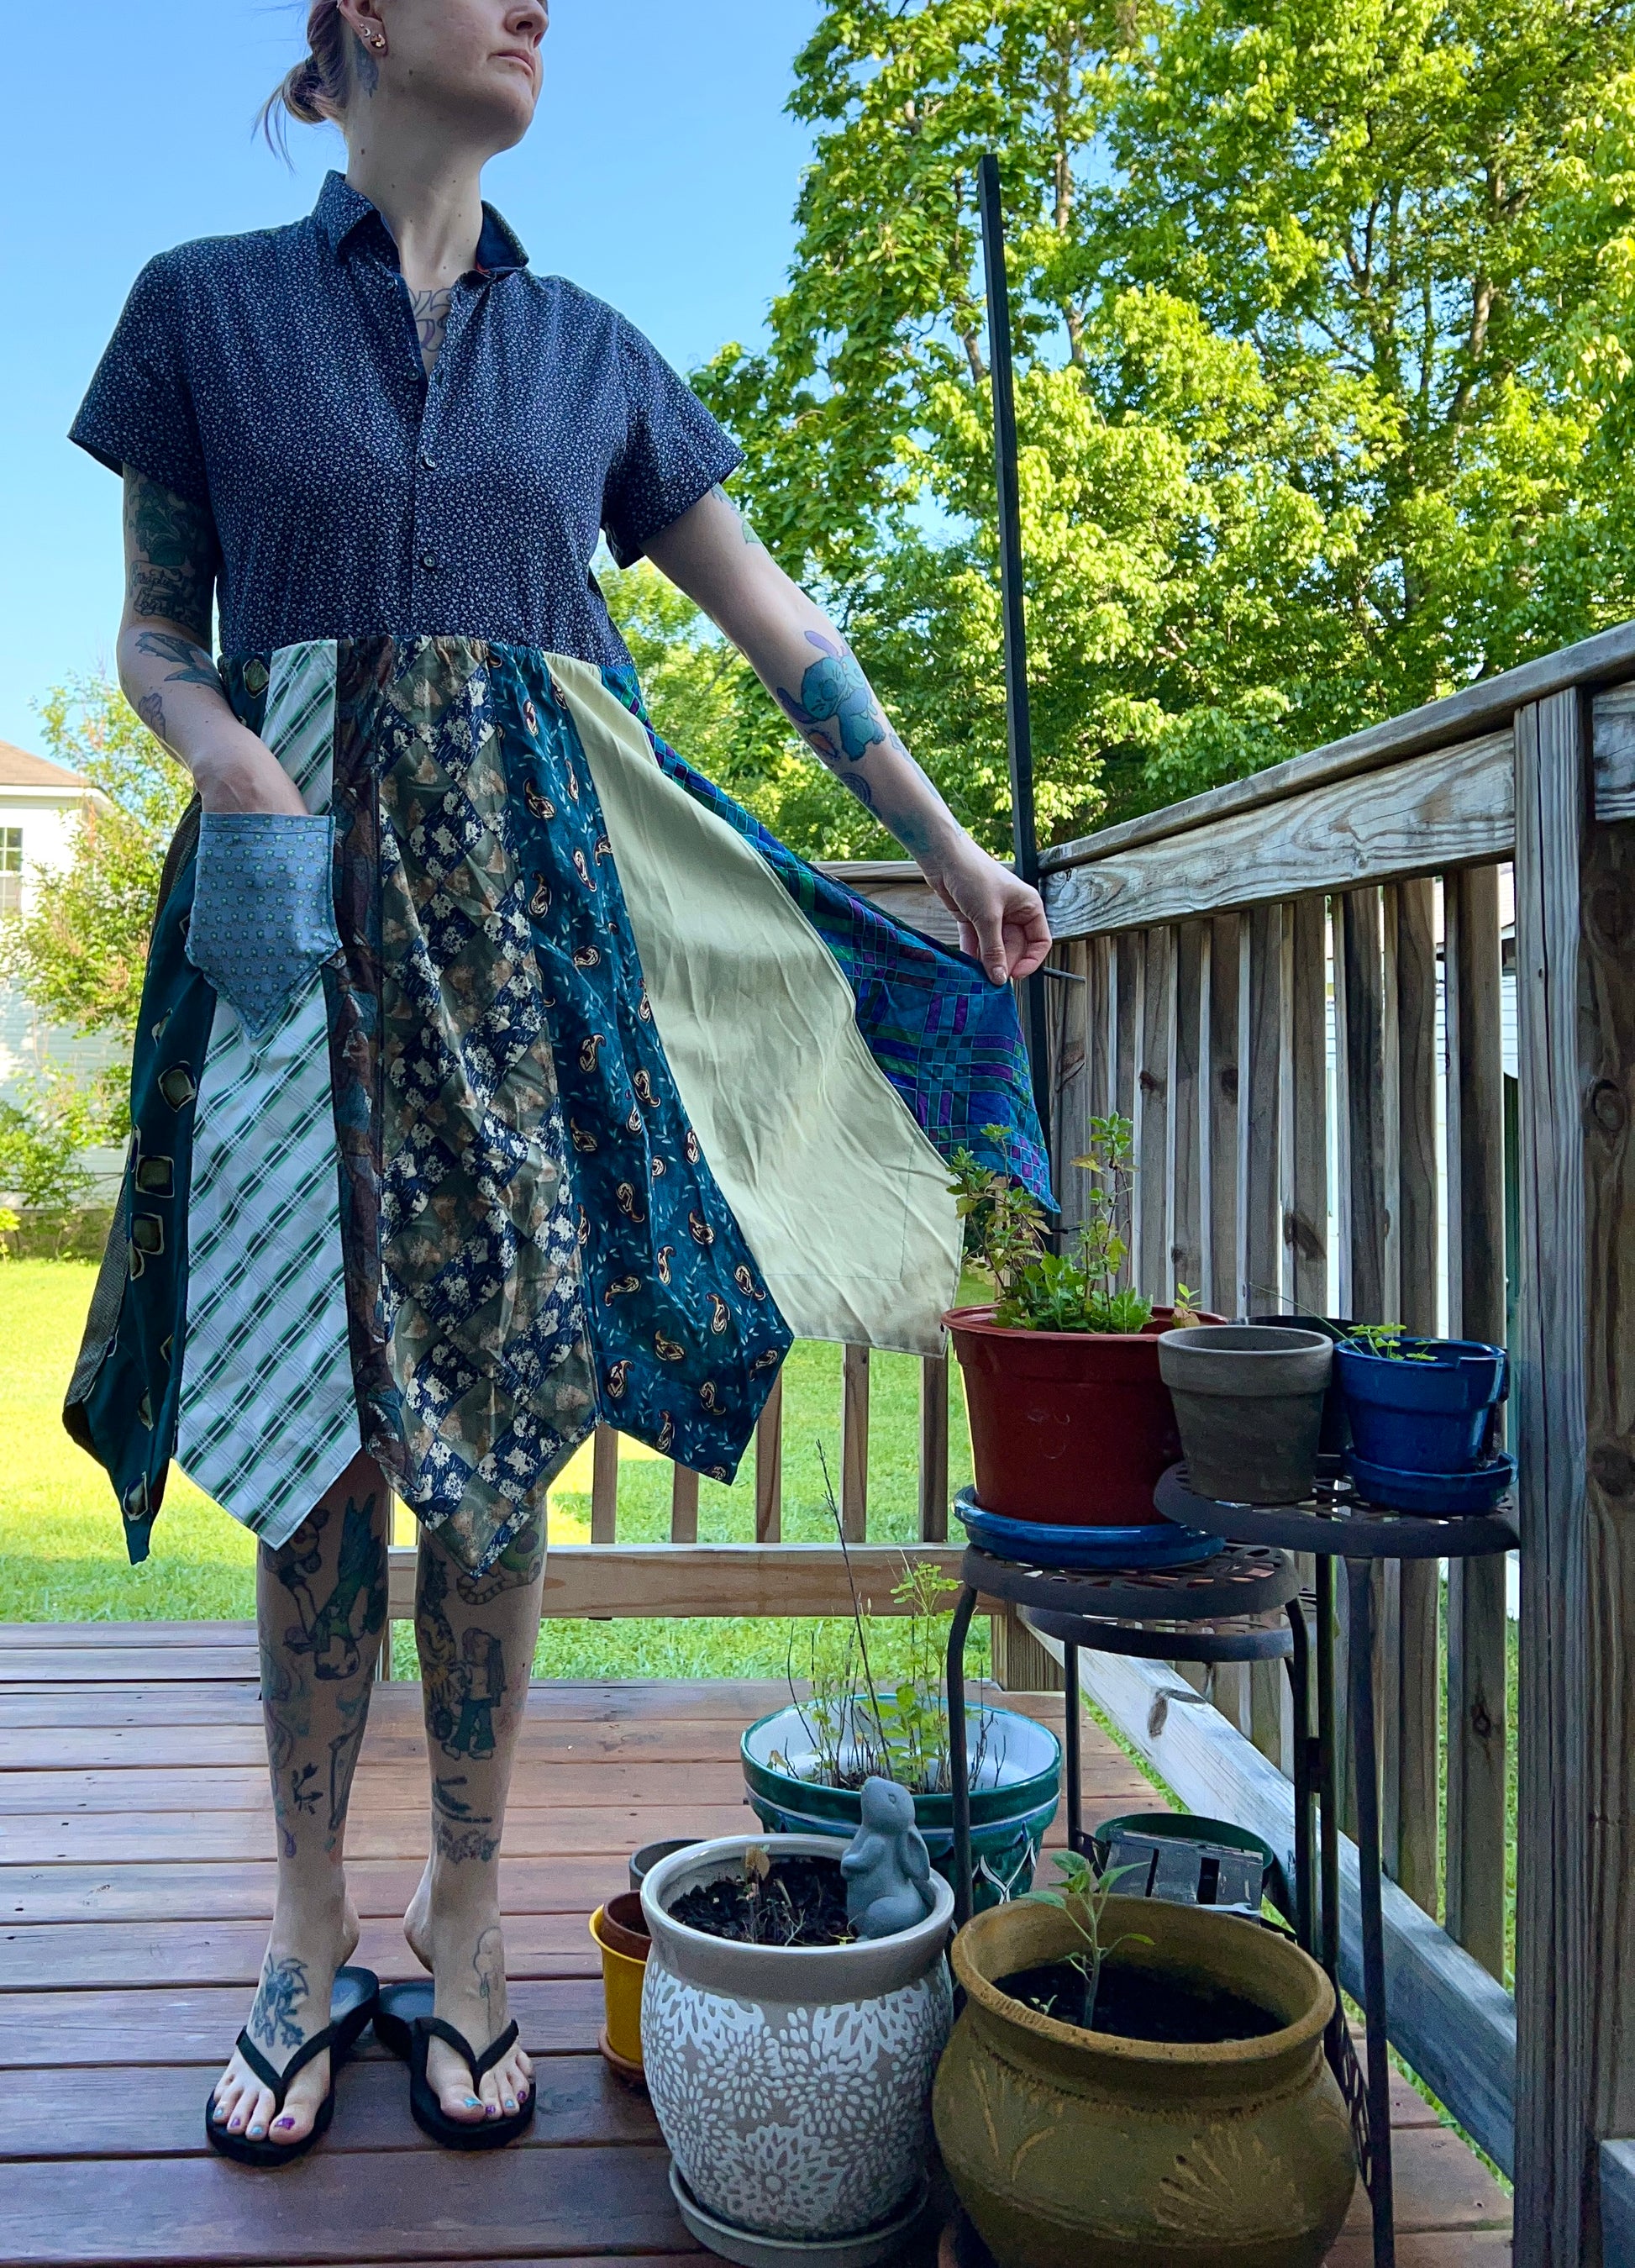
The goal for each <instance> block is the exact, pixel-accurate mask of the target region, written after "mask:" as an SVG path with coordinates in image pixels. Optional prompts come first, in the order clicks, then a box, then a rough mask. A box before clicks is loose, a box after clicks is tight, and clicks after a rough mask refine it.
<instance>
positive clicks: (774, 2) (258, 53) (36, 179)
mask: <svg viewBox="0 0 1635 2268" xmlns="http://www.w3.org/2000/svg"><path fill="white" fill-rule="evenodd" d="M818 13H819V6H818V0H553V5H552V10H551V14H552V26H551V32H550V36H549V40H548V41H547V43H546V50H545V52H546V59H547V61H546V77H545V92H544V97H543V99H542V101H541V106H540V111H539V115H538V117H537V119H536V121H535V123H534V131H533V134H532V135H531V136H530V137H529V139H528V140H527V142H526V143H525V144H523V146H522V148H521V149H520V150H517V151H512V152H510V153H509V154H508V155H507V156H505V157H504V158H499V159H498V160H497V161H496V163H495V164H494V166H492V167H490V172H489V174H488V177H487V188H488V194H489V195H490V197H491V199H492V201H493V202H494V203H496V204H497V205H498V206H499V207H500V209H501V210H502V211H503V212H504V214H505V216H506V217H507V219H509V220H510V221H511V222H512V225H514V226H515V228H516V229H517V232H518V233H519V235H520V236H521V238H522V240H523V242H524V243H525V244H526V245H527V248H528V252H529V255H530V257H531V259H532V260H533V261H534V265H535V266H536V267H539V268H541V269H551V270H555V271H556V272H558V273H561V274H563V275H567V276H572V277H573V278H574V279H575V281H576V282H578V283H580V284H584V285H585V286H586V288H587V289H588V290H590V291H595V292H598V293H600V295H601V296H602V297H603V298H608V299H611V300H612V301H613V302H614V303H615V306H620V307H622V309H623V310H624V312H625V313H627V314H629V315H630V317H631V318H632V320H634V321H636V322H637V323H638V324H640V326H641V327H642V328H643V329H644V330H645V331H646V332H647V333H648V334H649V335H650V336H651V337H652V338H653V339H654V340H655V341H656V342H657V343H658V345H659V347H660V349H661V350H663V352H664V353H665V354H667V356H668V357H670V359H671V360H672V361H673V362H674V363H677V364H678V365H680V366H681V368H682V369H686V368H688V367H689V365H693V364H696V363H698V362H700V361H702V360H703V358H704V357H706V356H707V355H709V354H711V353H713V352H714V350H715V349H716V348H717V347H718V346H719V345H721V344H722V343H723V342H724V341H725V340H728V339H739V340H741V341H743V342H746V343H748V342H753V341H754V340H755V338H756V337H757V336H758V335H760V332H761V328H762V319H763V316H764V313H765V310H766V306H767V303H768V302H769V300H770V298H772V296H773V294H774V293H775V292H776V291H777V289H778V286H779V284H780V283H781V281H782V278H783V275H784V268H785V266H786V264H787V261H788V258H789V253H790V248H791V245H792V227H791V214H792V209H793V205H794V200H795V195H796V193H797V190H798V188H799V180H800V173H801V169H802V167H803V166H804V165H805V164H806V159H807V156H808V144H807V140H806V134H805V131H804V129H800V128H799V127H798V126H796V125H795V123H794V122H792V120H790V119H789V118H787V117H786V116H785V115H784V107H783V106H784V100H785V99H786V97H787V94H788V92H789V85H790V79H791V70H790V66H791V63H792V58H793V56H794V55H795V53H796V50H797V49H798V48H799V45H800V42H801V40H803V38H804V37H805V36H806V33H808V32H809V31H810V29H811V27H812V26H813V25H814V23H815V21H816V19H817V17H818ZM305 20H306V5H305V0H298V4H291V0H76V4H75V5H74V6H73V7H72V8H71V9H70V10H67V11H64V10H63V9H61V8H53V9H44V8H32V7H30V8H25V7H21V6H18V7H16V8H13V9H11V10H9V11H8V20H7V32H6V40H5V60H6V78H7V83H8V85H9V86H10V87H11V90H12V95H11V99H10V100H8V103H7V106H6V124H5V132H4V136H0V307H3V308H4V311H5V320H4V341H5V343H4V346H3V347H0V530H3V531H4V541H0V740H11V741H15V742H17V743H18V745H19V746H20V747H39V745H40V740H39V732H38V724H37V719H36V718H35V717H34V714H33V706H32V704H33V703H34V702H35V701H37V700H38V699H39V698H40V697H41V695H42V694H43V693H44V692H45V690H46V689H47V688H48V686H50V685H52V684H54V683H56V682H58V681H61V680H63V678H65V677H68V676H70V675H72V674H77V673H78V672H81V671H86V670H91V669H94V668H96V667H97V666H99V665H101V664H105V663H106V662H107V659H108V658H109V656H110V655H111V652H112V648H113V640H114V627H115V624H116V622H117V619H118V614H119V604H120V570H119V508H118V483H117V482H115V481H114V478H113V477H112V475H109V474H107V473H106V472H104V471H103V470H102V469H101V468H99V466H97V465H94V464H93V463H92V460H90V459H89V458H88V457H85V456H83V455H82V454H81V453H80V452H79V451H78V450H77V449H75V448H72V447H71V446H70V444H69V443H68V441H67V440H66V439H65V438H64V435H65V433H66V431H67V428H68V425H69V423H70V420H71V418H72V416H73V414H74V410H75V409H76V408H77V404H78V401H79V398H80V396H81V394H83V392H84V390H85V384H86V381H87V380H88V379H89V378H90V375H91V372H92V369H93V368H94V367H95V365H96V360H97V357H98V355H99V352H100V351H101V349H102V346H103V344H104V342H106V340H107V335H108V333H109V331H110V329H111V328H112V327H113V324H114V319H115V317H116V316H117V314H118V313H119V310H120V306H121V305H122V302H123V299H124V296H125V293H126V291H128V290H129V285H130V283H131V279H132V278H133V277H134V276H135V275H136V271H137V269H139V268H140V267H141V265H142V263H143V261H144V260H145V259H146V258H147V257H148V256H149V254H151V253H153V252H157V251H158V250H160V249H161V248H162V247H165V246H166V245H171V244H176V243H180V242H181V241H183V240H184V239H187V238H188V237H193V236H208V235H219V234H222V233H225V232H228V231H231V230H234V229H243V228H256V227H262V226H265V225H269V223H276V222H278V221H282V220H288V219H292V218H293V217H296V216H297V215H298V214H299V213H302V212H305V211H306V210H308V209H309V208H310V206H311V204H312V202H313V196H314V195H315V194H316V191H317V187H318V183H319V181H320V180H321V178H322V175H323V173H324V170H325V167H326V166H328V165H329V164H332V163H335V162H338V155H339V152H340V149H341V144H340V143H339V141H338V138H337V137H336V136H335V135H334V134H333V133H332V132H331V131H330V130H329V129H307V128H302V127H298V126H294V125H292V126H291V134H290V142H291V155H292V156H293V158H294V159H295V166H296V170H295V173H294V174H293V175H291V173H288V172H287V171H286V170H285V168H284V165H283V164H282V162H281V161H280V160H279V159H277V158H275V157H274V156H273V155H272V154H271V153H270V152H269V151H268V150H267V149H266V147H265V145H264V144H261V142H260V141H259V140H257V139H253V138H252V135H251V130H250V129H251V125H252V122H253V120H254V114H255V112H256V109H257V107H259V105H260V103H261V99H262V98H263V97H264V96H265V94H266V93H267V92H268V90H269V87H270V86H271V85H273V84H274V83H275V82H276V80H277V78H278V77H280V76H281V75H282V73H283V72H284V70H285V69H286V68H287V67H288V65H289V64H290V63H291V62H293V61H294V60H295V59H296V57H297V56H298V55H299V54H300V53H301V52H302V51H303V45H304V43H303V41H302V40H301V36H300V26H301V25H302V24H304V22H305ZM24 90H26V91H27V96H26V99H25V98H24V93H23V91H24Z"/></svg>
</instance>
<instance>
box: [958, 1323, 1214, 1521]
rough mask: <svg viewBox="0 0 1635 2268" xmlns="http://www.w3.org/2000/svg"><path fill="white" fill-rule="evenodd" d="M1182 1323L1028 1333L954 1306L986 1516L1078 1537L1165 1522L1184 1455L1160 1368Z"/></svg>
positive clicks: (980, 1498)
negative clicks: (1163, 1496)
mask: <svg viewBox="0 0 1635 2268" xmlns="http://www.w3.org/2000/svg"><path fill="white" fill-rule="evenodd" d="M1173 1314H1174V1310H1173V1309H1172V1308H1169V1307H1157V1308H1154V1310H1153V1320H1152V1322H1150V1323H1149V1324H1148V1325H1147V1327H1146V1329H1145V1331H1131V1332H1116V1331H1019V1330H1007V1329H1003V1328H1002V1327H1001V1326H1000V1325H999V1324H998V1323H996V1322H994V1320H993V1309H992V1308H991V1307H953V1308H950V1309H949V1311H948V1313H947V1314H946V1315H945V1316H944V1318H943V1321H944V1322H946V1324H947V1326H948V1329H949V1330H950V1331H951V1332H952V1333H953V1335H954V1352H955V1353H956V1354H957V1355H958V1357H959V1359H960V1367H961V1370H962V1371H963V1372H964V1373H965V1402H966V1407H967V1409H968V1411H969V1412H970V1420H971V1450H972V1454H973V1455H974V1456H975V1458H976V1500H977V1502H978V1503H979V1504H980V1505H981V1506H983V1510H984V1511H986V1512H995V1513H998V1514H999V1516H1000V1518H1001V1519H1004V1520H1039V1521H1054V1522H1056V1523H1057V1524H1059V1525H1060V1526H1063V1527H1072V1528H1139V1527H1144V1526H1146V1525H1149V1524H1150V1523H1151V1522H1153V1521H1155V1520H1157V1519H1158V1517H1159V1514H1158V1513H1156V1512H1155V1511H1154V1510H1153V1490H1154V1488H1155V1487H1156V1486H1157V1484H1158V1481H1159V1477H1160V1475H1161V1474H1162V1472H1163V1470H1164V1469H1165V1467H1166V1466H1167V1465H1173V1464H1174V1463H1175V1460H1176V1459H1177V1457H1179V1456H1180V1454H1181V1436H1180V1433H1179V1432H1177V1430H1176V1426H1175V1408H1174V1405H1173V1404H1172V1403H1171V1402H1170V1398H1169V1388H1167V1386H1166V1385H1165V1383H1164V1381H1163V1380H1162V1379H1161V1378H1160V1375H1159V1369H1158V1342H1159V1338H1160V1335H1161V1334H1162V1333H1163V1332H1165V1331H1167V1330H1168V1329H1169V1328H1170V1324H1171V1321H1172V1317H1173ZM1199 1320H1200V1321H1201V1322H1218V1321H1219V1318H1218V1317H1217V1316H1214V1315H1205V1316H1201V1317H1200V1318H1199Z"/></svg>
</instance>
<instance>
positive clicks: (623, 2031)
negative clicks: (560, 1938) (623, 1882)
mask: <svg viewBox="0 0 1635 2268" xmlns="http://www.w3.org/2000/svg"><path fill="white" fill-rule="evenodd" d="M641 1918H642V1902H641V1899H640V1898H639V1897H638V1896H636V1895H635V1893H634V1892H632V1891H630V1890H625V1891H622V1892H621V1894H620V1895H619V1896H617V1897H616V1898H609V1899H608V1903H607V1904H606V1905H605V1906H598V1907H597V1909H596V1911H595V1912H594V1913H593V1915H592V1916H591V1935H592V1936H593V1938H594V1939H595V1940H596V1945H597V1949H598V1950H599V1951H600V1955H601V1989H602V2000H603V2004H604V2006H605V2007H606V2009H607V2014H608V2021H607V2026H606V2028H605V2029H604V2031H603V2034H602V2037H603V2040H604V2042H605V2043H606V2044H607V2047H608V2051H609V2055H608V2060H609V2061H610V2062H612V2063H614V2064H615V2066H616V2065H619V2064H625V2065H630V2066H634V2067H635V2068H636V2069H637V2070H638V2071H639V2070H640V2068H641V2061H642V1985H643V1981H644V1978H645V1977H646V1974H647V1951H648V1947H649V1945H650V1944H651V1942H652V1940H651V1939H650V1938H649V1937H648V1935H647V1932H646V1930H645V1929H644V1927H642V1926H641ZM632 1923H634V1924H635V1925H636V1926H635V1927H632V1926H631V1924H632Z"/></svg>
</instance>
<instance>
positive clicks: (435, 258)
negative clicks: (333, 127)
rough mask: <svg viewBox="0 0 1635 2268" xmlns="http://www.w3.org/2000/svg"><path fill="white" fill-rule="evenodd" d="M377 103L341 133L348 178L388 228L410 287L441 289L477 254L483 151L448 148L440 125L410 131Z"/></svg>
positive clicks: (461, 273)
mask: <svg viewBox="0 0 1635 2268" xmlns="http://www.w3.org/2000/svg"><path fill="white" fill-rule="evenodd" d="M380 107H381V106H379V105H378V104H377V105H372V106H371V114H370V117H369V119H368V122H367V124H366V126H365V127H364V128H362V129H360V130H359V131H357V133H356V134H352V135H349V136H348V144H349V147H348V159H347V168H346V178H347V180H348V181H349V183H350V185H351V187H352V188H355V189H356V190H357V193H358V195H360V196H365V197H367V198H368V200H369V202H370V203H371V204H372V205H373V206H374V208H375V210H377V211H378V212H379V215H380V217H381V219H382V220H383V221H385V223H386V225H387V228H389V229H390V230H391V232H392V239H393V241H394V244H395V245H396V247H397V257H398V264H399V265H400V267H401V269H402V271H403V280H404V282H405V283H406V284H408V286H409V290H410V291H411V292H417V291H438V290H447V289H448V288H449V287H450V286H451V285H453V284H457V283H458V282H459V280H460V277H461V276H464V275H465V274H466V273H467V271H468V269H470V268H471V267H472V266H473V264H474V263H475V260H476V256H477V244H478V240H479V239H480V238H481V236H482V166H483V163H484V156H485V154H486V153H479V152H477V151H464V150H459V149H451V148H450V147H449V144H448V138H447V132H446V127H445V128H444V129H442V130H440V131H438V132H436V133H428V132H426V131H425V130H424V129H422V131H421V132H419V133H416V130H415V126H414V124H413V123H411V122H409V121H407V120H396V121H394V120H389V119H387V117H386V116H384V115H377V114H376V112H377V110H378V109H379V108H380ZM370 129H373V130H370Z"/></svg>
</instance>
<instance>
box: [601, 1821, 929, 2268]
mask: <svg viewBox="0 0 1635 2268" xmlns="http://www.w3.org/2000/svg"><path fill="white" fill-rule="evenodd" d="M841 1856H842V1846H841V1845H839V1844H837V1843H835V1842H831V1841H829V1840H828V1839H827V1838H825V1837H819V1836H810V1835H773V1836H768V1837H766V1838H765V1839H764V1841H762V1842H761V1843H755V1842H754V1841H751V1840H750V1839H748V1838H747V1837H725V1838H723V1839H721V1840H719V1841H716V1842H710V1843H699V1844H695V1845H692V1846H691V1847H690V1848H689V1849H688V1850H685V1851H679V1852H676V1853H675V1854H674V1856H673V1857H671V1858H668V1859H663V1860H661V1861H660V1863H659V1865H658V1866H657V1867H654V1869H653V1871H652V1873H651V1874H649V1875H648V1877H647V1879H646V1881H644V1884H643V1885H642V1904H643V1908H644V1912H645V1915H646V1919H647V1926H648V1930H649V1933H650V1934H651V1937H652V1952H651V1953H650V1955H649V1956H648V1962H647V1976H646V1982H645V1985H644V1990H643V1998H642V2053H643V2060H644V2066H645V2070H646V2077H647V2087H648V2092H649V2094H650V2095H651V2097H652V2106H653V2110H654V2112H655V2113H656V2115H657V2117H658V2120H659V2126H660V2129H661V2130H662V2132H663V2134H664V2139H665V2140H666V2142H667V2144H668V2145H669V2148H670V2153H671V2158H672V2161H673V2170H672V2175H671V2186H672V2189H673V2190H674V2192H675V2197H676V2201H677V2203H678V2205H680V2207H681V2213H682V2215H683V2218H684V2219H685V2220H687V2222H688V2225H689V2228H690V2229H691V2230H692V2233H693V2234H694V2235H696V2237H697V2238H698V2239H699V2240H700V2242H703V2243H705V2244H708V2245H709V2246H711V2249H712V2250H717V2251H719V2252H723V2253H724V2254H725V2257H727V2258H729V2259H734V2260H740V2261H743V2262H746V2263H750V2264H754V2263H758V2262H764V2263H766V2264H767V2268H786V2264H787V2263H788V2262H789V2260H790V2258H791V2257H792V2249H793V2250H798V2253H799V2257H800V2258H802V2259H811V2260H814V2261H824V2262H828V2263H829V2264H830V2268H869V2264H870V2263H871V2262H874V2261H886V2260H889V2259H895V2258H896V2257H899V2256H900V2252H901V2248H902V2242H903V2239H904V2236H905V2234H906V2232H907V2229H908V2228H909V2227H910V2225H911V2223H912V2222H913V2220H915V2219H916V2218H917V2213H918V2211H919V2206H920V2202H921V2199H922V2198H923V2195H924V2163H925V2156H926V2152H927V2148H928V2147H929V2143H930V2139H931V2090H932V2080H933V2077H934V2075H935V2073H936V2069H937V2063H938V2058H939V2056H940V2055H941V2053H942V2051H943V2047H944V2045H945V2043H946V2040H947V2036H948V2031H949V2027H950V2025H951V2023H952V2021H953V2013H954V2012H953V1996H952V1992H951V1988H950V1985H949V1980H948V1972H947V1964H946V1961H945V1960H944V1958H943V1953H944V1948H945V1947H946V1943H947V1939H948V1932H949V1928H950V1926H951V1924H952V1922H953V1918H954V1893H953V1891H952V1890H951V1889H949V1887H948V1885H947V1883H946V1882H945V1881H943V1880H942V1879H941V1877H940V1876H939V1875H937V1874H932V1877H931V1881H930V1887H929V1894H928V1895H929V1899H930V1907H931V1910H930V1911H929V1912H928V1913H927V1914H926V1915H925V1916H924V1918H923V1919H922V1920H919V1921H917V1922H914V1923H912V1924H910V1926H909V1927H907V1928H904V1929H902V1930H898V1931H896V1932H895V1933H893V1934H891V1935H889V1936H884V1937H872V1938H863V1937H859V1936H858V1935H857V1934H856V1933H855V1932H854V1929H853V1926H852V1925H851V1922H850V1921H849V1919H848V1918H847V1912H846V1887H845V1881H844V1878H843V1875H842V1873H841V1863H840V1862H841ZM921 1863H922V1865H923V1863H924V1861H923V1859H922V1861H921Z"/></svg>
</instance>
